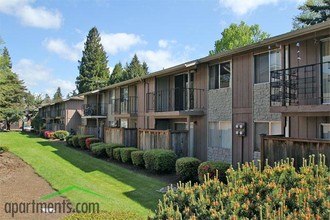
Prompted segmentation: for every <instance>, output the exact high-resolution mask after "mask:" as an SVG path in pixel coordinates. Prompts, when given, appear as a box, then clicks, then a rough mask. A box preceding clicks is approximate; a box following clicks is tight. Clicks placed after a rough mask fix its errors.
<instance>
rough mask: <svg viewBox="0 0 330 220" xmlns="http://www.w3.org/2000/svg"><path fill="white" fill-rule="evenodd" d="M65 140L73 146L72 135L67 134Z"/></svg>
mask: <svg viewBox="0 0 330 220" xmlns="http://www.w3.org/2000/svg"><path fill="white" fill-rule="evenodd" d="M65 141H66V145H68V146H73V144H72V135H69V136H67V137H66V138H65Z"/></svg>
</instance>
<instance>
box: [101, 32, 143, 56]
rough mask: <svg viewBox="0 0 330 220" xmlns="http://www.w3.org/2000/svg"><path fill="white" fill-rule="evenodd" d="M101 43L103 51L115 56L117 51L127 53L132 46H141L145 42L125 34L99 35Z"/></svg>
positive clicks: (136, 36) (138, 37)
mask: <svg viewBox="0 0 330 220" xmlns="http://www.w3.org/2000/svg"><path fill="white" fill-rule="evenodd" d="M101 43H102V45H103V47H104V50H105V51H106V52H108V53H109V54H111V55H115V54H116V53H118V52H119V51H127V50H129V49H130V48H131V47H132V46H134V45H137V44H143V43H145V41H143V40H142V39H141V37H140V36H138V35H135V34H127V33H116V34H105V33H102V34H101Z"/></svg>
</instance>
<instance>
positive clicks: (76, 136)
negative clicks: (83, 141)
mask: <svg viewBox="0 0 330 220" xmlns="http://www.w3.org/2000/svg"><path fill="white" fill-rule="evenodd" d="M79 136H80V135H73V136H72V145H73V146H74V147H80V146H79V142H78V140H79Z"/></svg>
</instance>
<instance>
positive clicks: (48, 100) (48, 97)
mask: <svg viewBox="0 0 330 220" xmlns="http://www.w3.org/2000/svg"><path fill="white" fill-rule="evenodd" d="M51 102H52V100H51V98H50V96H49V95H48V94H47V93H46V95H45V98H44V100H43V101H42V104H49V103H51Z"/></svg>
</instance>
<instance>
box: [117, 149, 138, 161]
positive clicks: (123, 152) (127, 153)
mask: <svg viewBox="0 0 330 220" xmlns="http://www.w3.org/2000/svg"><path fill="white" fill-rule="evenodd" d="M137 150H139V149H137V148H136V147H125V148H120V158H121V161H122V162H123V163H132V159H131V154H132V152H134V151H137Z"/></svg>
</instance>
